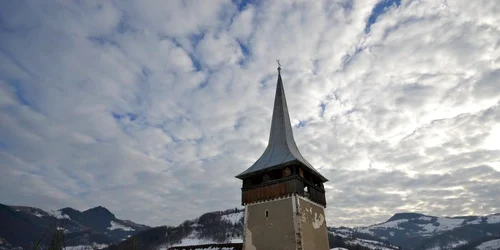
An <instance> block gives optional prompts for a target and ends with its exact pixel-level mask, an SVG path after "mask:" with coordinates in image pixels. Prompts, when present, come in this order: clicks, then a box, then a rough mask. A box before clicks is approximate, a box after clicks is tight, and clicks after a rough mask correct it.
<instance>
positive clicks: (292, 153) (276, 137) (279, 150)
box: [236, 60, 327, 181]
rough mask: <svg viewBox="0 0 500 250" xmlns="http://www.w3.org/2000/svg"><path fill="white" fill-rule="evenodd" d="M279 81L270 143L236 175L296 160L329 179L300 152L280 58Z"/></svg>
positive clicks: (324, 179) (259, 170)
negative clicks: (284, 85) (287, 101)
mask: <svg viewBox="0 0 500 250" xmlns="http://www.w3.org/2000/svg"><path fill="white" fill-rule="evenodd" d="M278 65H279V66H278V81H277V84H276V95H275V97H274V110H273V117H272V121H271V133H270V134H269V143H268V145H267V148H266V150H265V151H264V153H263V154H262V156H261V157H260V158H259V159H258V160H257V161H256V162H255V163H254V164H253V165H252V166H251V167H250V168H248V169H247V170H245V171H244V172H243V173H241V174H239V175H238V176H236V177H237V178H240V179H243V178H245V177H246V176H248V175H250V174H252V173H256V172H261V171H265V170H268V169H271V168H274V167H278V166H280V165H283V164H286V163H292V162H294V161H296V162H299V163H302V164H301V165H303V166H304V167H305V168H309V169H310V170H312V172H314V173H316V174H317V175H319V177H320V178H321V179H322V180H323V181H327V180H326V178H325V177H323V176H322V175H321V174H320V173H318V172H317V171H316V170H315V169H314V167H313V166H312V165H311V164H310V163H309V162H308V161H307V160H306V159H304V157H303V156H302V154H300V152H299V149H298V148H297V145H296V144H295V140H294V138H293V130H292V125H291V123H290V116H289V114H288V107H287V103H286V97H285V90H284V88H283V80H282V79H281V65H280V64H279V60H278Z"/></svg>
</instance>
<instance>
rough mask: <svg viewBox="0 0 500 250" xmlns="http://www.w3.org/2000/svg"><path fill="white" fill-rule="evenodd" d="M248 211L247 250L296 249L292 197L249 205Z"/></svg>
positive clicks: (245, 244)
mask: <svg viewBox="0 0 500 250" xmlns="http://www.w3.org/2000/svg"><path fill="white" fill-rule="evenodd" d="M266 210H267V211H268V217H267V218H266ZM247 213H248V214H247V216H248V218H247V223H246V228H245V241H244V249H245V250H295V249H296V248H295V247H296V246H295V232H294V227H293V216H294V215H293V206H292V198H286V199H282V200H276V201H270V202H265V203H260V204H252V205H248V207H247ZM313 249H314V248H311V250H313Z"/></svg>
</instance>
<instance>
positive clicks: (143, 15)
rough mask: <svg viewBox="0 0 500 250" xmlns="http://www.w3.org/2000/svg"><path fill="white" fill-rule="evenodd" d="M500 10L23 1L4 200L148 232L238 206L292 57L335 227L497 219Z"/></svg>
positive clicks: (13, 25)
mask: <svg viewBox="0 0 500 250" xmlns="http://www.w3.org/2000/svg"><path fill="white" fill-rule="evenodd" d="M498 8H499V6H497V5H495V4H494V3H493V2H492V1H476V2H474V3H470V2H467V1H454V2H449V1H401V2H400V1H344V0H338V1H329V2H321V1H296V2H277V1H258V2H252V1H250V2H248V1H241V2H237V1H235V2H229V1H218V2H212V1H211V2H210V4H208V3H207V4H200V3H196V4H193V3H192V2H191V3H190V2H185V1H169V2H163V1H161V2H159V1H141V2H140V4H139V2H136V1H124V2H105V3H86V2H80V1H67V2H52V1H31V2H30V1H26V2H19V1H17V2H11V3H9V4H8V5H6V6H5V8H2V9H0V35H1V37H2V39H0V61H1V62H2V63H1V64H0V138H1V140H0V167H1V169H2V173H3V174H2V176H1V177H0V180H1V181H0V185H1V187H2V188H1V189H0V190H2V191H0V200H1V202H3V203H8V204H24V205H33V206H39V207H41V208H46V209H57V208H60V207H65V206H72V207H75V208H77V209H86V208H88V207H91V206H97V205H103V206H106V207H108V208H109V209H110V210H112V211H113V212H115V213H116V214H117V216H118V217H120V218H126V219H131V220H134V221H136V222H139V223H147V224H150V225H161V224H169V225H172V224H178V223H180V222H182V221H183V220H186V219H191V218H194V217H196V216H199V215H200V214H202V213H204V212H207V211H211V210H217V209H226V208H231V207H236V206H239V204H240V195H241V194H240V186H241V183H240V181H239V180H237V179H235V178H234V176H235V175H236V174H238V173H240V172H242V171H243V170H244V169H246V168H247V167H248V166H250V165H251V164H252V163H253V162H254V161H255V160H256V159H257V157H258V156H259V155H260V154H261V153H262V151H263V150H264V148H265V146H266V143H267V139H268V133H269V129H270V117H271V113H272V102H273V98H274V90H275V84H276V69H275V68H276V64H275V62H274V61H275V60H276V59H278V58H279V59H280V60H281V62H282V64H283V80H284V84H285V91H286V95H287V99H288V107H289V110H290V112H291V113H290V116H291V120H292V124H293V125H294V134H295V138H296V141H297V144H298V146H299V148H300V150H301V152H302V154H303V155H304V156H305V158H306V159H308V161H310V162H311V163H312V164H313V165H314V166H315V167H316V168H317V169H319V171H320V172H321V173H323V174H324V175H325V176H326V177H327V178H328V179H329V180H330V181H329V182H328V183H327V197H328V200H327V203H328V207H327V209H326V213H327V220H328V224H329V225H332V226H340V225H347V226H353V225H367V224H371V223H375V222H380V221H382V220H384V219H387V218H389V217H390V216H391V215H392V214H393V213H395V212H403V211H413V212H422V213H428V214H433V215H464V214H487V213H495V212H499V211H498V207H499V204H498V202H497V201H496V200H495V197H496V193H498V191H499V190H498V188H497V187H498V186H499V184H500V183H499V181H498V180H500V178H499V171H500V165H499V162H500V159H499V157H498V156H499V155H500V154H499V150H500V147H499V146H498V141H499V138H500V137H499V136H500V127H499V126H498V124H499V121H500V115H499V114H500V108H499V107H500V103H499V97H500V92H499V89H500V85H499V81H500V76H499V73H498V72H499V68H500V64H499V58H500V51H499V50H498V45H499V44H498V41H497V40H498V39H497V38H498V37H499V36H500V34H499V30H498V27H497V26H498V25H497V24H498V23H500V20H499V19H498V17H497V15H495V13H498V12H499V11H500V10H499V9H498ZM19 183H22V185H19ZM19 186H20V187H19ZM12 187H19V188H15V189H12Z"/></svg>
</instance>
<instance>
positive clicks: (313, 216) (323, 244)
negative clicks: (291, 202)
mask: <svg viewBox="0 0 500 250" xmlns="http://www.w3.org/2000/svg"><path fill="white" fill-rule="evenodd" d="M297 207H298V209H297V210H298V211H299V214H298V215H297V216H298V217H299V218H297V219H298V220H299V221H300V223H299V228H300V229H299V230H300V236H301V242H302V249H303V250H328V249H329V244H328V231H327V228H326V221H325V218H326V217H325V210H324V208H323V207H322V206H320V205H317V204H315V203H313V202H311V201H309V200H307V199H304V198H302V197H300V196H297Z"/></svg>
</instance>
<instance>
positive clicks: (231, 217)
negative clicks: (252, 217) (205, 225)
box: [221, 211, 244, 225]
mask: <svg viewBox="0 0 500 250" xmlns="http://www.w3.org/2000/svg"><path fill="white" fill-rule="evenodd" d="M243 216H244V213H243V211H241V212H237V213H231V214H226V215H222V216H221V220H225V221H228V222H230V223H231V224H233V225H234V224H237V223H239V222H240V220H241V218H243Z"/></svg>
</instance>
